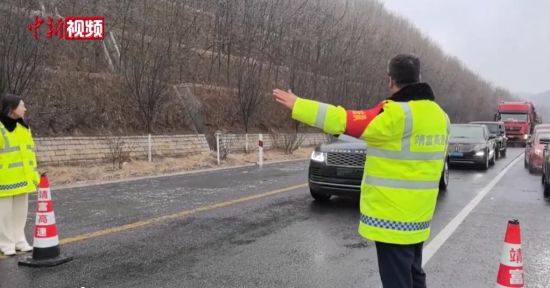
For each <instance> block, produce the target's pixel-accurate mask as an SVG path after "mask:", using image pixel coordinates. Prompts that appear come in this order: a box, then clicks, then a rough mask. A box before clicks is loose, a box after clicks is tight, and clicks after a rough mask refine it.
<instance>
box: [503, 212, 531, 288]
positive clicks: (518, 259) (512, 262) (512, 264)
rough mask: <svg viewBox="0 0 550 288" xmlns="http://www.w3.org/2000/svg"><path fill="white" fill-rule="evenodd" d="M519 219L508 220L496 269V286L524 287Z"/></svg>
mask: <svg viewBox="0 0 550 288" xmlns="http://www.w3.org/2000/svg"><path fill="white" fill-rule="evenodd" d="M523 280H524V279H523V256H522V250H521V235H520V229H519V221H518V220H511V221H508V227H507V229H506V236H505V238H504V248H503V250H502V256H501V258H500V268H499V269H498V276H497V285H496V286H497V287H524V284H523Z"/></svg>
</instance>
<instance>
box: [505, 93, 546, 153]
mask: <svg viewBox="0 0 550 288" xmlns="http://www.w3.org/2000/svg"><path fill="white" fill-rule="evenodd" d="M497 110H498V112H497V114H495V121H503V122H504V126H505V127H506V135H507V136H508V142H509V143H510V144H511V143H514V144H520V145H522V146H525V145H526V143H527V139H528V138H529V136H530V135H531V134H532V133H533V129H534V127H535V125H537V124H539V123H540V122H541V121H540V117H539V116H538V115H537V112H536V111H535V106H534V105H533V103H531V102H527V101H526V102H500V103H499V104H498V107H497Z"/></svg>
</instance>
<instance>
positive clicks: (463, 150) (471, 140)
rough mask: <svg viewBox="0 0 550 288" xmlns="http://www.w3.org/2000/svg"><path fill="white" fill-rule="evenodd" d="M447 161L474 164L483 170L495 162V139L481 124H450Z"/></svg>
mask: <svg viewBox="0 0 550 288" xmlns="http://www.w3.org/2000/svg"><path fill="white" fill-rule="evenodd" d="M448 151H449V152H448V153H449V163H451V164H474V165H476V166H478V167H479V168H481V169H483V170H487V169H489V166H492V165H494V164H495V140H494V136H491V135H490V133H489V128H487V126H486V125H481V124H451V135H450V139H449V148H448Z"/></svg>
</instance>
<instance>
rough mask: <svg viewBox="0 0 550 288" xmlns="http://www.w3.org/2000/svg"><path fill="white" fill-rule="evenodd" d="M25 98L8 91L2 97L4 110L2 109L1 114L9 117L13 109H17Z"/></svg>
mask: <svg viewBox="0 0 550 288" xmlns="http://www.w3.org/2000/svg"><path fill="white" fill-rule="evenodd" d="M22 100H23V99H22V98H21V97H19V96H17V95H14V94H10V93H6V94H4V96H3V97H2V110H0V113H1V114H0V115H2V116H5V117H8V115H10V113H11V111H13V110H15V109H17V106H19V104H20V103H21V101H22Z"/></svg>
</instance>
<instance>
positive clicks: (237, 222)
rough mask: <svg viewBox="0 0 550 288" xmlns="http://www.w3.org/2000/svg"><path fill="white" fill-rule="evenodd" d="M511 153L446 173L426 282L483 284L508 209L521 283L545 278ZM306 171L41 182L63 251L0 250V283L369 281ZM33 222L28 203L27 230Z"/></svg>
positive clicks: (533, 221) (353, 244) (533, 217)
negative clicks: (53, 256)
mask: <svg viewBox="0 0 550 288" xmlns="http://www.w3.org/2000/svg"><path fill="white" fill-rule="evenodd" d="M521 153H522V149H510V150H509V151H508V157H507V158H505V159H501V160H499V161H497V163H496V165H495V166H494V167H492V168H490V169H489V170H488V171H478V170H470V169H467V168H458V169H453V170H452V171H451V184H450V187H449V189H448V191H446V192H444V193H441V194H440V197H439V201H438V207H437V211H436V215H435V217H434V221H433V225H432V236H431V239H430V240H429V241H428V242H427V243H426V247H427V250H429V251H428V252H426V251H425V258H426V259H428V258H429V260H428V261H427V263H426V265H425V268H426V271H427V273H428V284H429V286H430V287H493V286H494V284H495V280H496V273H497V271H498V265H499V260H500V253H501V250H502V245H503V239H504V233H505V230H506V224H507V221H508V220H509V219H514V218H517V219H519V220H520V223H521V228H522V233H523V234H522V238H523V244H524V265H525V278H526V283H527V286H526V287H550V273H549V272H550V271H549V270H550V249H549V248H546V247H548V246H547V245H545V244H546V242H548V240H547V239H550V237H549V236H550V223H548V220H547V219H549V218H548V217H546V213H548V209H550V207H549V204H548V202H547V201H545V200H544V199H543V198H542V186H541V184H540V176H538V175H529V173H528V172H527V171H526V170H525V169H524V168H523V164H522V163H521V162H522V161H515V162H513V160H514V159H515V158H517V157H523V156H521V155H520V154H521ZM512 163H515V164H513V165H512ZM306 180H307V162H304V161H297V162H290V163H284V164H273V165H267V166H265V167H264V168H262V169H258V168H252V167H249V168H238V169H230V170H221V171H214V172H204V173H197V174H192V175H182V176H171V177H161V178H152V179H145V180H138V181H131V182H121V183H116V184H106V185H96V186H89V187H82V188H73V189H63V190H58V189H56V188H55V187H52V193H53V197H54V201H55V203H54V205H55V208H56V211H55V213H56V218H57V223H58V228H59V233H60V237H61V240H62V245H61V249H62V251H63V253H65V254H68V255H71V256H73V257H74V260H73V261H72V262H69V263H66V264H63V265H61V266H57V267H52V268H28V267H22V266H18V265H17V257H11V258H7V257H3V256H0V287H10V288H12V287H17V288H19V287H33V288H34V287H45V288H46V287H47V288H50V287H56V288H57V287H78V288H80V287H86V288H89V287H94V288H100V287H380V284H379V282H380V281H379V277H378V268H377V263H376V253H375V249H374V245H373V243H372V242H370V241H367V240H364V239H362V238H361V237H360V236H359V235H358V234H357V224H358V218H359V212H358V202H357V201H355V200H353V199H345V198H334V199H332V200H331V202H330V203H328V204H318V203H316V202H313V201H312V199H311V197H310V196H309V192H308V189H307V186H306V185H305V183H306ZM497 180H498V181H497ZM485 193H486V195H485ZM483 195H485V196H484V198H481V196H483ZM35 197H36V196H35V195H33V197H31V198H35ZM476 199H477V200H476ZM472 201H473V202H475V203H473V202H472ZM478 203H479V204H478ZM474 204H475V205H474ZM477 204H478V205H477ZM476 205H477V206H476ZM30 207H31V210H33V209H34V207H35V203H34V201H31V204H30ZM465 207H466V208H465ZM468 207H469V208H473V209H471V213H465V212H464V210H468ZM466 212H467V211H466ZM457 215H458V216H457ZM461 215H462V216H463V219H464V221H463V222H460V221H459V222H458V224H459V225H456V231H455V230H454V229H453V227H452V226H453V225H452V224H449V223H452V222H455V223H456V222H457V221H456V219H457V217H458V218H460V216H461ZM453 219H455V221H452V220H453ZM33 222H34V213H30V215H29V224H28V225H27V232H28V235H29V237H31V230H32V225H33ZM445 227H447V228H445ZM445 236H446V237H445ZM436 237H437V240H436V241H433V242H431V240H433V239H434V238H436ZM29 239H30V240H32V238H29ZM441 239H444V240H441ZM437 242H440V243H439V244H441V245H436V243H437ZM426 253H428V254H430V255H429V256H428V257H426Z"/></svg>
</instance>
